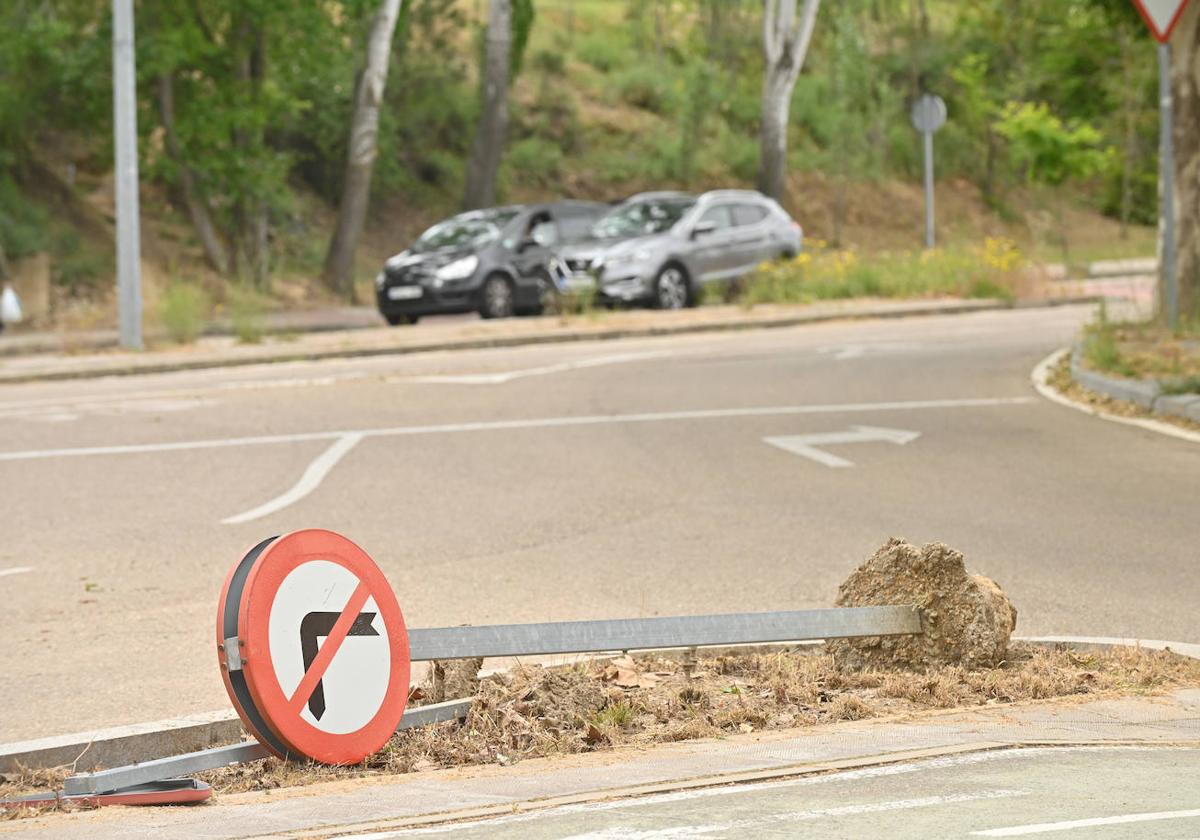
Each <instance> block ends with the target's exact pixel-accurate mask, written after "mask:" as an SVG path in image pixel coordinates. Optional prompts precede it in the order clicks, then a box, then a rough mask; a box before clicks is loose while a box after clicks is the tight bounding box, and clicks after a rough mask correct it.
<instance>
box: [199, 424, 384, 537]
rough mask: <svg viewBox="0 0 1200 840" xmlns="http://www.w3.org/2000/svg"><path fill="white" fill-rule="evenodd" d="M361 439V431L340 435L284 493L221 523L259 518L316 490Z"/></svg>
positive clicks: (239, 522) (236, 522)
mask: <svg viewBox="0 0 1200 840" xmlns="http://www.w3.org/2000/svg"><path fill="white" fill-rule="evenodd" d="M362 439H363V435H362V433H361V432H349V433H347V434H344V435H342V436H341V437H339V438H338V439H337V440H335V441H334V442H333V446H331V447H329V448H328V449H326V450H325V451H324V452H322V453H321V454H320V455H318V456H317V457H316V458H315V459H314V460H313V462H312V463H311V464H309V465H308V469H306V470H305V471H304V475H302V476H300V480H299V481H297V482H296V484H295V486H293V487H292V488H291V489H290V490H288V491H287V492H286V493H284V494H283V495H281V496H276V497H275V498H274V499H271V500H270V501H269V502H264V503H263V504H261V505H259V506H258V507H256V508H254V509H252V510H248V511H246V512H245V513H239V514H237V515H236V516H230V517H228V518H227V519H222V520H221V524H223V525H238V524H241V523H242V522H249V521H250V520H252V519H261V518H262V517H264V516H268V515H270V514H272V513H275V512H276V511H279V510H283V509H284V508H285V507H287V506H288V505H292V504H295V503H296V502H298V501H300V500H301V499H303V498H304V497H305V496H307V495H308V494H309V493H311V492H312V491H314V490H316V489H317V488H318V487H319V486H320V485H321V482H322V481H324V480H325V476H327V475H329V471H330V470H332V469H333V468H334V467H335V466H337V462H338V461H340V460H342V457H343V456H345V454H346V453H347V452H349V451H350V450H351V449H353V448H354V447H355V446H356V445H357V444H358V442H359V441H360V440H362Z"/></svg>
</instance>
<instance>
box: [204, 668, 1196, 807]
mask: <svg viewBox="0 0 1200 840" xmlns="http://www.w3.org/2000/svg"><path fill="white" fill-rule="evenodd" d="M1177 686H1200V662H1197V661H1195V660H1192V659H1187V658H1185V657H1181V656H1177V655H1176V654H1172V653H1169V652H1158V651H1142V650H1131V649H1117V650H1113V651H1109V652H1103V653H1094V654H1092V653H1080V652H1076V651H1074V650H1071V649H1058V650H1047V649H1044V648H1040V647H1034V646H1027V645H1017V646H1015V647H1014V648H1013V650H1012V653H1011V657H1010V659H1009V661H1008V662H1006V663H1005V664H1004V666H1003V667H1000V668H996V669H988V670H979V671H969V670H966V669H964V668H961V667H943V668H936V669H931V670H929V671H926V672H923V673H913V672H899V671H886V672H885V671H875V670H866V671H847V670H843V669H841V668H839V667H838V665H837V663H835V661H834V660H833V657H831V656H829V655H827V654H823V653H816V654H814V653H804V652H785V653H778V654H771V655H746V656H721V657H716V658H702V659H700V660H699V661H698V662H697V663H696V664H695V666H694V667H693V668H692V669H691V674H690V675H689V674H687V673H685V668H684V667H683V665H682V664H681V663H680V662H677V661H675V660H671V659H663V658H649V657H646V658H641V657H639V658H637V659H636V660H628V659H624V660H616V661H615V662H611V663H606V662H593V663H582V664H578V665H574V666H564V667H559V668H542V667H537V666H531V667H523V668H519V669H516V670H513V671H509V672H506V673H503V674H497V675H494V676H490V677H488V678H486V679H485V680H483V682H482V684H481V685H480V690H479V694H478V699H477V701H476V703H475V705H474V706H473V707H472V709H471V712H470V714H469V716H468V717H467V719H466V720H465V721H464V722H462V723H457V722H452V723H444V724H439V725H436V726H431V727H424V728H422V729H418V730H407V731H405V732H401V733H398V734H397V735H396V736H395V737H394V738H393V739H392V740H391V741H390V742H389V743H388V744H387V745H386V746H385V747H384V748H383V749H382V750H381V751H380V752H379V753H377V754H376V755H374V756H372V757H371V758H370V759H368V761H367V762H366V764H365V765H364V766H362V767H353V768H335V767H324V766H317V765H302V764H288V763H285V762H280V761H275V760H271V759H268V760H266V761H263V762H256V763H255V764H251V765H245V766H241V767H233V768H227V769H224V770H218V771H212V772H210V773H207V774H204V776H203V777H202V778H204V780H205V781H207V782H209V783H210V784H212V786H213V788H214V789H215V790H216V791H217V792H234V791H246V790H269V789H273V788H278V787H284V786H288V785H294V784H306V783H311V782H315V781H325V780H331V779H337V778H345V777H349V776H360V775H376V774H391V773H410V772H420V771H423V770H432V769H435V768H440V767H455V766H463V765H481V764H501V765H509V764H514V763H516V762H518V761H521V760H524V759H526V758H536V757H541V756H549V755H558V754H565V753H583V752H593V751H598V750H604V749H609V748H612V747H616V746H623V745H648V744H653V743H662V742H670V741H684V740H691V739H695V738H712V737H722V736H725V735H729V734H734V733H748V732H756V731H762V730H777V729H789V728H796V727H809V726H819V725H822V724H829V723H836V722H839V721H854V720H863V719H867V718H872V717H880V716H891V715H902V714H910V713H917V712H922V711H927V710H930V709H953V708H970V707H977V706H986V705H996V704H1007V703H1016V702H1021V701H1029V700H1048V699H1052V698H1070V697H1101V696H1121V695H1144V694H1153V693H1156V692H1160V691H1163V690H1166V689H1169V688H1173V687H1177Z"/></svg>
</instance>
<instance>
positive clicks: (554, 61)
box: [531, 50, 567, 76]
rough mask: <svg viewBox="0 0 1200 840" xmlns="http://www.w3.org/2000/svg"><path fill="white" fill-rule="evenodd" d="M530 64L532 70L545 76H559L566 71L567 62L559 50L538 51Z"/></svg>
mask: <svg viewBox="0 0 1200 840" xmlns="http://www.w3.org/2000/svg"><path fill="white" fill-rule="evenodd" d="M531 63H532V64H533V69H534V70H537V71H538V72H539V73H544V74H545V75H547V76H561V75H562V74H563V73H564V72H566V69H567V60H566V59H565V58H563V54H562V52H561V51H560V50H538V51H537V52H535V53H534V54H533V56H532V58H531Z"/></svg>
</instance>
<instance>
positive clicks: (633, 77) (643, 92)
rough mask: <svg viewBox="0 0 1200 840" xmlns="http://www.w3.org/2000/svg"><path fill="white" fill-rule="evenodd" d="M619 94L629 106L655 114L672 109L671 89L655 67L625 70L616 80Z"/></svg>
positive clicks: (643, 66) (640, 66)
mask: <svg viewBox="0 0 1200 840" xmlns="http://www.w3.org/2000/svg"><path fill="white" fill-rule="evenodd" d="M615 84H616V88H617V92H618V93H619V94H620V97H621V100H622V101H623V102H625V103H626V104H627V105H632V106H634V107H635V108H641V109H642V110H644V111H650V112H652V113H655V114H665V113H666V112H667V111H668V110H669V109H670V105H671V102H670V89H669V88H668V86H667V82H666V81H665V80H664V79H663V75H662V73H659V72H657V71H656V70H655V69H654V68H653V67H649V66H646V65H644V64H638V65H634V66H632V67H630V68H629V69H627V70H623V71H622V72H621V73H620V74H619V75H618V76H617V77H616V80H615Z"/></svg>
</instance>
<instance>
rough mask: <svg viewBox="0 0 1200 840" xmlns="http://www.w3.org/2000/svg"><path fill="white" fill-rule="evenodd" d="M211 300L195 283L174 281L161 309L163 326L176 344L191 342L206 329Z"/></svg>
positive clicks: (165, 295) (164, 296) (160, 314)
mask: <svg viewBox="0 0 1200 840" xmlns="http://www.w3.org/2000/svg"><path fill="white" fill-rule="evenodd" d="M208 313H209V300H208V295H206V294H205V293H204V290H203V289H201V288H200V287H199V286H197V285H195V284H193V283H185V282H182V281H178V280H177V281H175V282H173V283H172V284H171V285H170V287H169V288H168V289H167V291H166V293H165V294H164V295H163V298H162V303H161V305H160V309H159V316H160V317H161V318H162V323H163V327H165V328H166V330H167V335H169V336H170V337H171V340H172V341H174V342H175V343H176V344H191V343H192V342H193V341H195V340H196V339H197V338H198V337H199V335H200V333H201V332H202V331H203V330H204V323H205V321H206V320H207V319H208Z"/></svg>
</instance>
